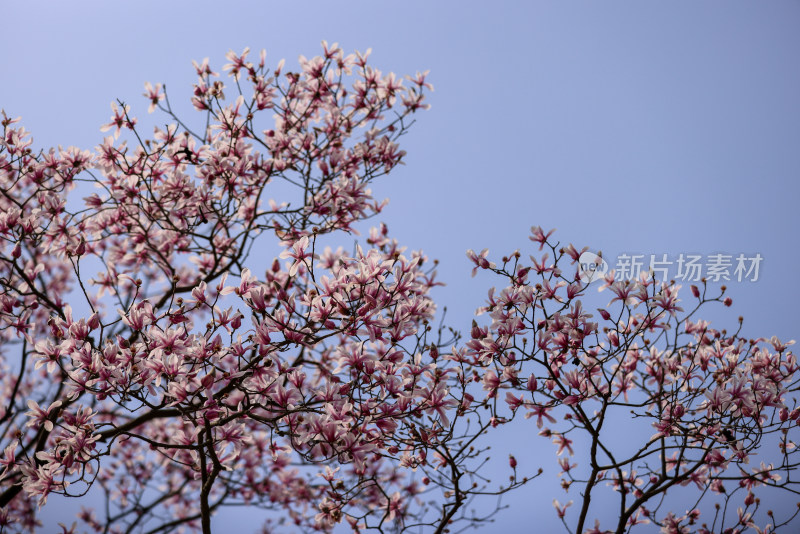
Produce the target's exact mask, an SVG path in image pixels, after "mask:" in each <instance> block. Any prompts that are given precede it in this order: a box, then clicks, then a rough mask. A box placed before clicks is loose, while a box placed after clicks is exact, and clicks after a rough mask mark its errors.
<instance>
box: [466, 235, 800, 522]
mask: <svg viewBox="0 0 800 534" xmlns="http://www.w3.org/2000/svg"><path fill="white" fill-rule="evenodd" d="M551 234H552V232H549V233H545V232H543V231H542V230H541V229H540V228H539V227H533V228H532V235H531V240H532V241H534V242H535V243H538V244H539V250H540V251H542V250H543V249H545V247H546V250H545V251H544V253H541V252H540V256H538V257H534V256H531V257H530V261H531V263H530V264H529V265H526V264H525V263H524V262H523V260H522V259H521V254H520V253H519V252H514V253H513V254H511V255H509V256H508V257H505V258H503V263H502V266H501V267H498V266H497V265H496V264H495V263H492V262H490V261H489V260H488V259H487V256H488V254H487V252H486V251H483V252H482V253H480V254H477V253H475V252H473V251H469V252H468V256H469V258H470V259H471V261H472V262H473V263H474V264H475V270H476V271H477V270H490V271H493V272H494V273H496V274H498V275H500V276H502V277H504V278H505V279H507V281H508V286H507V287H505V288H504V289H503V290H502V291H500V292H499V294H498V293H497V292H496V290H494V289H493V290H491V291H490V293H489V300H488V305H487V306H486V307H485V308H483V309H482V310H480V311H482V312H488V314H489V317H490V318H491V322H490V323H489V324H488V325H487V326H485V327H479V326H478V325H477V324H475V325H473V328H472V332H471V338H472V339H471V340H469V341H468V342H467V344H466V348H465V349H464V350H463V352H462V355H463V357H464V359H466V360H467V361H469V363H470V364H471V365H473V366H474V367H481V366H482V367H484V369H485V370H484V371H483V372H481V373H480V374H481V375H482V378H481V380H480V382H481V383H482V385H483V390H484V391H485V396H486V398H487V399H491V398H496V397H498V396H499V394H500V392H501V391H504V392H505V396H504V400H505V403H506V405H507V408H508V409H509V411H510V412H511V414H512V416H511V417H510V418H506V419H505V421H508V420H510V419H513V416H514V415H515V414H518V413H522V414H524V417H525V418H526V419H527V418H535V421H536V427H537V428H538V429H539V435H540V436H543V437H545V438H546V439H549V440H552V442H553V444H555V445H556V446H557V450H556V454H557V456H558V457H559V460H558V462H559V465H560V467H561V473H560V475H559V476H560V477H561V486H562V488H563V489H564V491H565V492H567V491H569V490H570V489H572V490H573V492H574V491H575V487H577V488H578V491H579V498H580V506H579V507H577V509H576V510H574V512H573V514H572V515H571V514H570V512H568V511H567V507H569V506H570V505H571V504H573V501H571V500H570V501H569V503H567V504H566V505H562V504H561V503H559V502H558V501H555V502H554V505H555V508H556V512H557V514H558V516H559V517H560V518H561V519H562V521H563V522H564V524H565V526H567V528H568V529H569V530H570V531H572V532H593V533H597V532H627V531H628V530H629V529H630V528H632V527H633V526H635V525H637V524H646V523H655V524H656V525H658V526H659V527H661V530H660V532H663V533H666V534H672V533H675V534H677V533H689V532H703V533H710V532H731V533H733V532H744V531H746V530H748V529H755V531H757V532H773V531H774V530H775V529H776V528H777V527H778V526H780V525H781V524H783V525H786V524H789V523H790V522H791V521H792V520H794V518H795V517H796V516H797V513H798V508H797V507H794V506H791V507H790V509H788V510H787V509H786V507H785V505H784V506H783V509H782V510H779V511H781V512H782V516H781V517H776V515H775V514H773V511H772V510H763V509H761V508H762V507H761V502H760V499H759V498H757V497H756V496H755V491H757V490H756V488H758V487H761V486H770V487H773V488H782V489H786V490H789V491H790V492H795V493H796V492H797V491H798V489H800V488H798V485H797V483H796V482H794V481H792V480H791V474H792V471H794V470H795V469H797V467H798V465H800V458H798V456H797V448H796V445H797V441H798V435H797V432H798V430H797V427H798V426H800V407H798V406H797V400H798V396H797V391H798V386H799V385H800V376H799V374H798V371H800V368H798V362H797V358H796V356H795V355H794V354H793V353H792V352H791V351H790V350H788V347H789V346H790V345H792V344H793V343H794V342H787V343H782V342H781V341H779V340H778V339H777V338H775V337H773V338H771V339H763V338H760V339H745V338H743V337H741V336H740V335H739V333H738V332H736V333H733V334H730V333H728V332H726V331H725V330H723V331H718V330H715V329H713V328H711V326H710V325H709V323H708V322H707V321H704V320H701V319H697V318H696V315H697V311H698V310H699V309H700V308H701V307H702V306H704V305H706V304H707V303H709V302H719V303H722V304H724V305H725V306H730V305H731V304H732V302H731V299H730V298H728V297H725V296H724V293H725V287H724V286H722V288H721V292H720V294H719V295H716V296H713V297H712V296H710V295H709V293H710V289H709V288H708V286H707V285H706V284H705V282H704V283H703V287H702V288H699V287H697V286H692V287H691V293H692V300H693V301H694V303H693V304H692V309H689V310H684V307H683V306H686V304H685V303H682V302H681V300H680V299H679V298H678V294H679V289H680V286H678V285H675V284H674V282H669V283H663V282H659V281H657V280H655V278H654V277H653V276H652V273H651V274H649V275H648V274H647V273H643V274H642V275H641V276H640V277H639V279H637V280H627V279H626V280H617V279H615V273H614V272H613V271H612V272H611V273H609V274H608V275H607V276H606V277H605V279H604V281H603V283H602V285H601V286H600V287H599V289H600V290H601V291H604V290H605V291H609V292H610V293H611V294H612V295H613V297H612V299H611V301H610V302H609V303H607V304H606V305H601V307H599V308H597V315H598V316H599V317H598V318H597V320H593V319H594V315H595V314H592V313H589V312H588V310H587V309H585V308H584V305H583V304H582V300H581V299H582V298H583V299H584V300H586V299H589V298H593V297H595V295H590V294H588V289H589V288H591V287H592V286H591V285H589V286H587V285H586V284H585V283H583V282H582V281H581V279H580V272H579V269H578V265H577V263H578V260H579V258H580V256H581V254H582V253H583V252H585V251H586V249H583V250H577V249H576V248H575V247H574V246H572V245H569V246H567V247H560V246H559V245H558V243H553V242H552V241H551V240H550V236H551ZM565 262H569V266H568V267H563V268H562V267H560V266H559V263H560V264H561V265H564V263H565ZM534 276H535V279H534V280H530V279H531V278H532V277H534ZM740 327H741V318H740ZM476 377H477V375H476ZM621 424H623V425H625V428H626V430H625V435H626V439H625V441H626V443H624V444H620V443H619V436H618V435H619V431H620V425H621ZM648 430H649V431H648ZM577 442H580V444H581V447H580V449H578V448H577V446H575V443H577ZM564 453H567V454H566V455H565V454H564ZM765 457H768V458H769V461H771V462H773V463H769V464H765V462H764V461H759V465H758V466H757V467H752V466H750V465H749V464H750V463H751V462H750V460H751V459H755V460H757V461H758V460H760V459H763V458H765ZM573 460H576V461H575V462H573ZM753 463H755V462H753ZM692 488H694V489H696V490H697V491H696V495H695V497H694V501H693V502H694V503H695V505H694V506H693V507H692V508H691V509H690V510H689V511H687V512H686V513H685V514H683V515H681V516H680V517H679V516H676V515H675V514H674V513H673V512H672V511H670V510H669V509H666V510H665V508H668V507H669V506H670V503H671V502H672V501H669V500H666V501H665V500H664V496H665V495H666V494H667V492H668V490H671V491H670V495H672V494H674V493H680V494H681V496H683V497H684V498H685V496H686V495H688V494H689V492H690V490H691V489H692ZM609 492H611V493H609ZM741 492H743V493H744V496H743V497H742V498H741V502H740V506H738V507H734V506H733V504H734V503H735V502H736V498H737V495H738V494H739V493H741ZM709 495H710V496H716V497H717V502H716V504H717V507H716V508H711V507H710V505H709V504H706V505H705V508H701V507H700V506H699V502H700V500H701V499H703V498H704V497H706V498H705V500H704V502H706V503H708V501H712V500H713V498H712V497H709ZM593 497H596V498H597V499H600V500H601V501H600V502H602V506H603V507H606V508H607V507H608V506H609V502H613V501H614V500H616V507H617V508H618V510H619V514H618V519H617V520H615V523H614V524H608V525H603V527H604V528H601V526H600V522H599V521H597V522H595V524H594V526H593V527H591V528H590V527H589V522H590V520H591V519H592V518H593V517H597V515H599V514H600V512H599V511H598V508H597V505H595V507H593V506H592V499H593ZM665 503H666V504H665ZM734 508H737V509H736V510H734ZM758 512H760V513H761V514H762V515H761V516H760V517H761V523H759V522H758V517H759V516H758Z"/></svg>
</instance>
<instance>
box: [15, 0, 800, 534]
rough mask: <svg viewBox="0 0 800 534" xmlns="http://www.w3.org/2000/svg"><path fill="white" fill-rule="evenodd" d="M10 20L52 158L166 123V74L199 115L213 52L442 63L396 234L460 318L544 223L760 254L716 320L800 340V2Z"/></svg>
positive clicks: (35, 14)
mask: <svg viewBox="0 0 800 534" xmlns="http://www.w3.org/2000/svg"><path fill="white" fill-rule="evenodd" d="M0 19H1V20H2V22H0V52H2V53H0V67H1V68H0V72H2V73H3V74H2V76H0V108H3V109H5V110H6V112H7V113H8V114H9V115H11V116H22V118H23V124H24V125H25V126H26V128H27V129H28V130H30V131H32V133H33V136H34V139H35V144H36V146H39V147H41V146H51V145H59V144H61V145H64V146H68V145H77V146H80V147H82V148H91V147H93V146H95V145H96V144H98V143H99V142H100V141H101V140H102V136H103V134H101V133H100V131H99V128H100V126H101V125H102V124H104V123H106V122H108V119H109V116H110V109H109V103H110V102H111V101H112V100H114V99H117V98H119V99H122V100H125V101H126V102H128V103H129V104H131V105H132V106H133V108H134V113H135V114H138V115H141V116H144V115H146V108H147V103H146V102H145V100H144V98H143V97H141V93H142V92H143V84H144V82H145V81H150V82H153V83H156V82H163V83H166V84H167V87H168V89H169V93H170V96H171V100H172V101H173V102H177V101H183V102H187V103H188V97H189V96H190V92H191V84H192V83H193V81H194V79H195V74H194V71H193V69H192V67H191V60H192V59H198V60H199V59H202V58H204V57H209V58H210V59H211V62H212V65H215V66H216V67H217V70H219V68H220V67H221V66H222V64H223V63H225V61H224V55H225V53H226V52H227V51H228V50H229V49H233V50H236V51H237V52H238V51H241V50H242V49H243V48H244V47H245V46H249V47H251V48H252V49H254V50H259V49H261V48H264V49H266V50H267V52H268V60H269V61H270V62H272V63H273V64H276V63H277V62H278V60H280V59H281V58H286V60H287V64H289V65H292V64H294V62H295V61H296V58H297V56H298V55H299V54H303V55H305V56H313V55H316V54H318V53H319V51H320V50H321V48H320V45H319V43H320V41H321V40H323V39H325V40H328V41H329V42H339V43H340V44H341V45H342V47H343V48H344V49H345V51H352V50H356V49H357V50H362V51H363V50H366V49H367V48H372V49H373V55H372V63H373V64H374V65H375V66H376V67H377V68H380V69H381V70H383V71H394V72H396V73H398V74H413V73H414V72H416V71H418V70H428V69H430V71H431V74H430V77H429V80H430V81H431V82H432V83H433V84H434V85H435V88H436V90H435V92H434V93H433V94H431V95H430V97H429V98H430V100H429V101H430V103H431V104H432V108H431V110H430V111H428V112H426V113H423V114H421V115H419V116H418V122H417V124H416V125H415V126H414V127H413V128H412V130H411V132H410V133H409V135H408V136H406V137H405V138H404V139H403V140H402V141H401V144H402V146H403V148H404V149H405V150H407V151H408V157H407V159H406V165H405V166H404V167H402V168H399V169H398V170H396V171H394V172H393V173H392V175H390V176H389V177H388V178H387V179H385V180H383V181H378V182H376V183H375V184H374V186H373V192H374V194H375V196H376V197H378V198H383V197H389V198H390V199H391V203H390V205H389V207H388V208H387V209H386V211H385V212H384V217H383V220H384V221H386V222H387V223H388V224H389V228H390V230H391V233H392V234H393V235H394V236H395V237H397V238H398V239H399V240H400V241H401V242H402V243H403V244H406V245H408V246H410V247H413V248H422V249H424V250H425V251H426V253H427V254H428V255H429V256H430V257H434V258H438V259H439V260H440V262H441V269H440V275H441V278H442V280H443V281H445V282H446V283H447V284H448V285H447V286H446V287H444V288H441V289H439V290H437V300H438V301H439V303H440V304H442V305H447V306H448V308H449V310H450V312H449V317H450V320H451V321H450V322H451V323H452V324H453V325H454V326H456V327H461V328H467V327H468V326H469V321H470V319H471V316H472V312H473V311H474V309H475V308H476V307H478V306H480V305H482V303H483V300H484V297H485V294H486V290H487V289H488V287H489V285H490V284H492V283H495V280H492V279H490V278H488V277H481V276H478V277H476V278H475V279H472V278H470V271H471V267H470V265H469V263H468V261H467V259H466V257H465V255H464V252H465V250H466V249H468V248H474V249H478V250H479V249H482V248H484V247H488V248H490V250H491V251H492V253H493V254H496V257H499V256H501V255H503V254H506V253H509V252H511V251H513V250H514V249H516V248H521V249H522V250H523V252H528V251H530V252H533V250H534V249H533V247H532V246H531V245H532V244H531V243H530V241H528V239H527V236H528V235H529V228H530V226H531V225H533V224H536V225H541V226H543V227H546V228H557V229H558V233H557V237H558V238H559V239H560V240H562V241H563V242H565V243H566V242H573V243H575V245H576V246H584V245H587V246H590V247H591V248H592V249H593V250H598V249H599V250H602V251H603V252H604V255H605V257H606V258H607V259H609V260H610V263H612V264H613V263H614V262H615V261H616V258H617V257H618V256H619V255H620V254H623V253H627V254H644V255H646V256H647V257H648V258H649V255H650V254H657V255H659V256H660V255H662V254H667V255H668V256H669V257H670V258H671V259H675V258H677V257H678V256H679V255H680V254H684V255H688V254H697V255H701V256H703V257H704V258H705V257H707V256H708V255H711V254H723V255H731V256H734V257H735V256H737V255H739V254H741V253H743V254H745V255H747V256H754V255H755V254H760V255H761V257H762V258H763V261H762V263H761V265H760V272H759V280H758V281H757V282H750V281H743V282H729V283H728V286H729V288H730V289H729V294H730V296H732V297H733V299H734V306H733V308H732V309H731V310H729V311H728V310H726V311H719V312H718V313H715V314H712V318H713V319H715V320H719V321H723V323H720V327H721V326H723V325H727V326H734V324H735V317H736V316H737V315H743V316H745V333H746V334H747V335H749V336H752V337H758V336H766V337H769V336H772V335H777V336H778V337H780V338H783V339H791V338H796V337H798V328H797V327H798V317H800V314H798V312H797V307H798V303H800V277H798V275H797V274H796V273H797V272H798V266H800V243H799V242H798V241H799V240H798V238H797V232H798V230H800V211H798V209H797V206H798V198H799V195H798V193H800V185H799V184H800V180H798V179H800V150H798V147H800V58H799V57H798V56H800V2H798V1H790V0H774V1H770V2H753V1H738V0H736V1H704V2H689V1H674V2H655V1H625V2H623V1H604V2H594V1H577V0H576V1H572V2H556V1H551V2H533V1H531V2H514V3H512V2H494V3H492V4H491V7H490V3H489V2H477V1H475V2H463V1H462V2H419V1H404V2H366V1H358V2H355V1H340V2H330V3H323V2H298V3H291V2H285V1H282V2H255V1H254V2H242V1H228V2H224V3H223V2H200V1H194V2H183V1H179V2H153V1H138V2H99V1H81V2H55V1H53V2H42V1H30V2H6V3H4V4H3V6H2V8H0ZM184 109H187V110H188V104H187V105H186V106H185V107H184ZM342 244H343V245H348V243H342ZM613 266H614V265H612V267H613ZM676 274H677V271H676V270H675V271H672V272H671V273H670V276H675V275H676ZM534 434H535V432H533V430H532V429H530V432H529V435H530V436H531V437H530V438H528V437H527V436H528V434H525V433H524V430H522V431H519V433H517V434H515V435H516V436H517V438H515V439H518V440H519V441H518V442H517V443H519V444H520V445H524V446H525V447H536V446H537V443H539V442H538V441H536V440H537V439H541V438H536V437H535V435H534ZM540 446H541V454H542V455H543V456H542V458H544V461H543V462H542V463H543V464H544V466H545V467H547V468H550V469H554V468H555V464H554V462H553V461H552V460H551V457H552V453H553V451H552V450H550V449H549V448H548V444H547V443H546V442H543V441H542V442H541V445H540ZM537 450H539V449H537ZM531 458H532V461H535V460H536V458H537V456H535V455H533V456H531ZM554 496H555V497H559V498H561V493H560V490H559V492H558V493H554V494H552V495H551V494H550V493H548V489H547V488H546V487H544V486H541V485H539V486H534V487H532V488H531V489H530V490H522V491H521V492H520V494H519V495H518V496H517V497H515V498H514V499H513V500H509V501H508V502H509V503H511V504H512V508H511V509H510V510H507V511H505V512H504V513H503V514H502V515H501V516H500V517H499V520H498V523H499V525H500V527H501V528H502V527H505V528H506V530H507V531H508V532H517V531H519V530H517V527H518V526H519V525H521V524H528V523H529V522H530V521H531V520H532V519H533V516H532V515H531V511H532V510H535V511H537V513H538V514H541V516H540V517H541V520H542V521H545V520H550V519H551V518H553V516H554V514H553V511H552V508H551V507H550V505H549V503H550V501H551V500H552V498H553V497H554ZM531 502H534V503H535V506H532V505H531V504H530V503H531ZM536 520H537V521H539V520H540V519H539V518H538V517H537V519H536ZM523 522H524V523H523ZM542 524H545V523H542Z"/></svg>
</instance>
